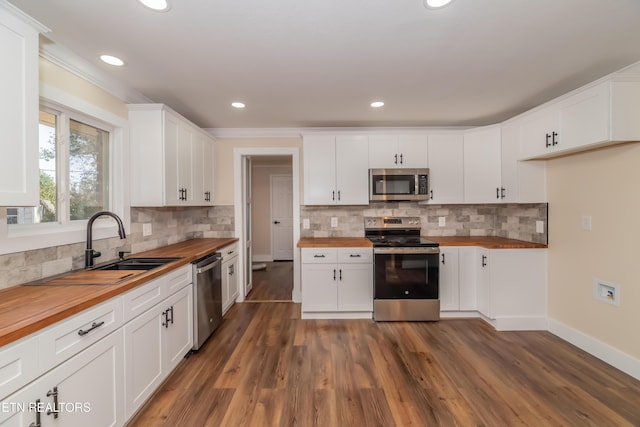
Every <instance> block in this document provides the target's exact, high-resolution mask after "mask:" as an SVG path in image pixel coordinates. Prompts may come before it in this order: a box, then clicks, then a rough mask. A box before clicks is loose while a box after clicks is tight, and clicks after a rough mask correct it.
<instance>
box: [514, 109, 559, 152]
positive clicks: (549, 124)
mask: <svg viewBox="0 0 640 427" xmlns="http://www.w3.org/2000/svg"><path fill="white" fill-rule="evenodd" d="M519 121H520V123H521V126H522V128H521V132H522V134H521V136H522V139H521V141H520V157H519V158H520V160H527V159H532V158H536V157H540V156H544V155H547V154H548V153H550V152H552V151H553V150H555V146H557V145H558V144H559V143H560V141H561V138H562V136H561V135H560V134H559V132H560V114H559V111H558V106H557V105H554V104H550V105H548V106H546V107H543V108H541V109H540V110H537V111H534V112H531V113H528V114H526V115H524V116H522V117H521V118H520V119H519Z"/></svg>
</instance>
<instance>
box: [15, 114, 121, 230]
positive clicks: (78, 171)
mask: <svg viewBox="0 0 640 427" xmlns="http://www.w3.org/2000/svg"><path fill="white" fill-rule="evenodd" d="M105 128H106V126H104V125H101V124H99V123H96V122H95V121H93V120H91V119H90V118H87V117H83V116H81V115H79V114H75V113H72V112H67V111H60V110H55V109H51V108H47V107H45V106H42V107H41V110H40V121H39V146H40V150H39V151H40V159H39V161H40V203H39V205H38V206H37V207H35V208H17V207H16V208H7V224H18V225H20V224H43V223H61V224H64V223H68V222H69V221H76V220H85V219H88V218H89V217H91V215H93V214H94V213H96V212H99V211H101V210H108V209H109V145H110V132H109V131H108V130H105Z"/></svg>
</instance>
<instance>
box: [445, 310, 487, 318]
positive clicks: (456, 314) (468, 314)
mask: <svg viewBox="0 0 640 427" xmlns="http://www.w3.org/2000/svg"><path fill="white" fill-rule="evenodd" d="M478 317H481V316H480V313H478V312H477V311H441V312H440V318H441V319H469V318H478Z"/></svg>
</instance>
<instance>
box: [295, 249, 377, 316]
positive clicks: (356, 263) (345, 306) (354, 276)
mask: <svg viewBox="0 0 640 427" xmlns="http://www.w3.org/2000/svg"><path fill="white" fill-rule="evenodd" d="M301 259H302V268H301V271H302V275H301V279H302V306H301V311H302V318H303V319H312V318H315V319H318V318H326V319H329V318H333V319H341V318H342V319H347V318H349V319H353V318H364V319H371V318H372V313H373V249H372V248H302V249H301Z"/></svg>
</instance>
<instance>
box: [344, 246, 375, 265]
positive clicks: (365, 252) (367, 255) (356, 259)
mask: <svg viewBox="0 0 640 427" xmlns="http://www.w3.org/2000/svg"><path fill="white" fill-rule="evenodd" d="M338 262H339V263H340V264H356V263H357V264H361V263H366V264H371V263H373V249H371V248H338Z"/></svg>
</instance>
